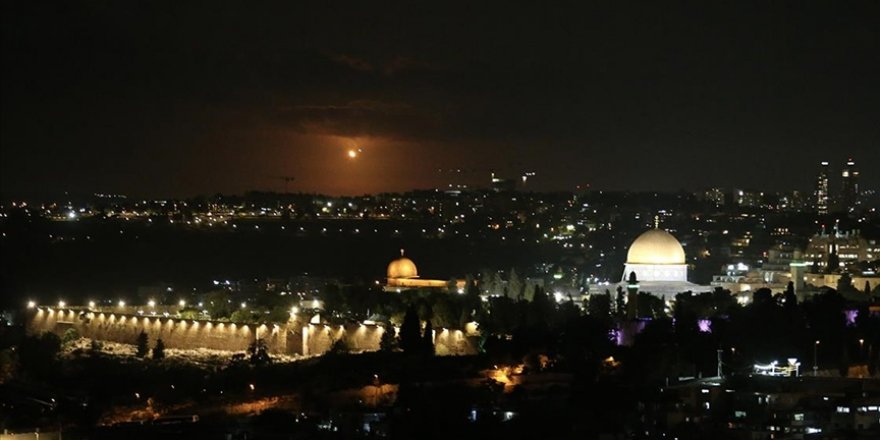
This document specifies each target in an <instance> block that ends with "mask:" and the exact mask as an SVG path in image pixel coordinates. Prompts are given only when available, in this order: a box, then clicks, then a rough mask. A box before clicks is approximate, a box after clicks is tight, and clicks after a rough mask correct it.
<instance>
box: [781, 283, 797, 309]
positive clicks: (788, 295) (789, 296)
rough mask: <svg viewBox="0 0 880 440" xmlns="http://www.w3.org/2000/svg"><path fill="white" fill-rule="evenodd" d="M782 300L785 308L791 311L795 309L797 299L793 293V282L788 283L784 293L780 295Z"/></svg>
mask: <svg viewBox="0 0 880 440" xmlns="http://www.w3.org/2000/svg"><path fill="white" fill-rule="evenodd" d="M782 298H783V299H784V300H785V308H787V309H793V308H796V307H797V303H798V299H797V295H796V294H795V293H794V282H792V281H789V282H788V286H787V287H786V288H785V293H784V294H783V295H782Z"/></svg>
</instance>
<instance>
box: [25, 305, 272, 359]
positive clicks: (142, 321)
mask: <svg viewBox="0 0 880 440" xmlns="http://www.w3.org/2000/svg"><path fill="white" fill-rule="evenodd" d="M27 327H28V331H29V332H30V333H32V334H34V333H41V332H53V333H56V334H58V335H59V336H61V335H63V334H64V332H65V331H67V329H69V328H74V329H76V330H77V332H79V334H80V336H82V337H85V338H91V339H97V340H102V341H111V342H119V343H123V344H134V343H136V341H137V336H138V334H140V333H141V332H142V331H143V332H145V333H146V334H147V335H148V336H149V338H150V346H151V347H152V345H153V344H155V341H156V340H157V339H162V342H164V343H165V347H167V348H179V349H198V348H208V349H212V350H228V351H244V350H246V349H247V347H248V345H250V344H251V343H252V342H253V341H254V340H255V339H257V338H262V339H263V340H265V341H266V344H267V345H268V347H269V350H270V351H271V352H273V353H285V352H287V349H288V347H287V333H286V329H285V328H283V327H280V326H267V325H259V324H236V323H232V322H220V321H203V320H190V319H176V318H164V317H156V316H139V315H128V314H118V313H106V312H91V311H88V310H76V309H54V308H38V309H37V310H36V311H35V312H34V314H33V316H32V317H31V318H30V319H29V321H28V326H27Z"/></svg>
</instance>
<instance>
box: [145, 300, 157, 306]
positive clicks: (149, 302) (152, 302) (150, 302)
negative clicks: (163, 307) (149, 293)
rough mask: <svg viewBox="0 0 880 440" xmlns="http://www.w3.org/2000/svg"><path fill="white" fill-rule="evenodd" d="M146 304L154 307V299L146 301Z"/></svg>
mask: <svg viewBox="0 0 880 440" xmlns="http://www.w3.org/2000/svg"><path fill="white" fill-rule="evenodd" d="M147 305H148V306H150V307H156V301H155V300H152V299H151V300H149V301H147Z"/></svg>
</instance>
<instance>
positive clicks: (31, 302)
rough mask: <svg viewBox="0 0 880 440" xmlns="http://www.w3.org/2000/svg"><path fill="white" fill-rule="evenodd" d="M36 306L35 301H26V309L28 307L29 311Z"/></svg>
mask: <svg viewBox="0 0 880 440" xmlns="http://www.w3.org/2000/svg"><path fill="white" fill-rule="evenodd" d="M36 306H37V303H36V302H35V301H28V304H27V307H28V308H29V309H32V308H34V307H36Z"/></svg>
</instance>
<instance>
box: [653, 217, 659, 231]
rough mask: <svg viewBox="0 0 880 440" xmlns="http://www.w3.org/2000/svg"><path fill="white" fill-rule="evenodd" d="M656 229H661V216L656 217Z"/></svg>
mask: <svg viewBox="0 0 880 440" xmlns="http://www.w3.org/2000/svg"><path fill="white" fill-rule="evenodd" d="M654 229H660V216H659V215H655V216H654Z"/></svg>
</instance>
